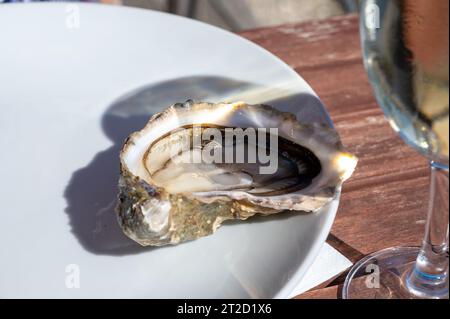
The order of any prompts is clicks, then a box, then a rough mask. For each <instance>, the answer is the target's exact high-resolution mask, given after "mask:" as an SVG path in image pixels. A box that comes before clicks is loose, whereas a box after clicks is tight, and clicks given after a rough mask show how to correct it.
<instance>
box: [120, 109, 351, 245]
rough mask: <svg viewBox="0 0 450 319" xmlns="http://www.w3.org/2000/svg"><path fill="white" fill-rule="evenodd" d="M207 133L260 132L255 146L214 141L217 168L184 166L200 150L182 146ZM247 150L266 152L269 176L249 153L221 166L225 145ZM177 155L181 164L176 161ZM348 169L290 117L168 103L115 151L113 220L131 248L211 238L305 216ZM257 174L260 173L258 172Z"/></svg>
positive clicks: (330, 147) (338, 152) (317, 130)
mask: <svg viewBox="0 0 450 319" xmlns="http://www.w3.org/2000/svg"><path fill="white" fill-rule="evenodd" d="M210 128H214V129H216V132H217V130H219V131H220V132H225V134H226V130H227V129H228V128H242V129H248V128H255V129H265V131H264V130H263V133H262V135H258V139H257V140H254V139H253V140H252V139H251V138H244V139H240V140H237V139H234V140H233V143H232V144H228V146H225V145H226V142H225V144H221V146H220V147H219V154H221V155H220V156H222V157H221V158H222V162H220V161H216V162H207V163H205V162H204V161H201V162H195V163H194V162H192V158H194V157H195V155H196V153H198V152H201V151H202V150H204V149H205V147H207V146H206V145H208V144H209V143H204V141H203V142H202V143H201V144H200V147H198V145H195V144H193V143H192V141H193V140H195V139H196V138H202V137H205V133H210V132H207V130H208V129H210ZM274 128H276V130H277V136H276V140H275V139H273V137H274V136H273V135H274V134H273V132H272V130H271V129H274ZM205 130H206V131H205ZM269 131H270V132H269ZM268 132H269V133H268ZM210 135H211V134H210ZM206 136H208V134H206ZM186 141H188V142H187V143H186ZM215 141H216V142H217V140H215ZM269 141H270V143H269ZM207 142H211V141H207ZM272 142H274V143H272ZM252 143H253V144H256V145H253V146H258V147H261V146H262V147H263V148H264V147H265V148H267V149H266V151H265V152H266V155H267V154H268V153H271V151H273V150H274V147H273V146H274V145H275V146H276V154H275V156H276V157H275V159H276V169H275V170H272V171H270V170H269V169H268V166H267V165H266V166H264V165H263V163H262V162H261V161H256V162H252V161H249V160H248V159H250V158H251V157H252V156H254V155H255V154H253V155H252V154H251V152H250V151H248V152H247V153H246V154H245V156H244V157H245V160H244V161H242V159H241V161H240V162H239V161H237V163H234V164H230V163H226V161H224V160H223V159H224V157H223V156H226V155H224V154H226V150H227V147H231V148H233V149H235V148H237V147H239V146H245V148H244V147H243V148H242V149H245V150H247V149H249V150H251V149H252V148H251V147H249V146H252ZM210 145H211V144H209V146H210ZM212 149H214V150H215V151H217V150H218V149H217V148H214V147H213V148H212ZM174 150H175V152H174ZM212 153H214V151H213V152H212ZM257 155H262V154H260V153H258V154H257ZM183 156H189V157H190V159H191V161H183V160H182V159H183ZM220 156H219V157H220ZM234 160H235V161H236V158H234ZM356 162H357V160H356V158H355V157H354V156H353V155H351V154H349V153H346V152H345V151H343V146H342V144H341V142H340V139H339V136H338V134H337V133H336V131H335V130H333V129H331V128H328V127H326V126H323V125H319V124H308V125H305V124H300V123H299V122H298V121H297V119H296V117H295V116H294V115H293V114H290V113H284V112H280V111H277V110H276V109H274V108H272V107H270V106H267V105H249V104H245V103H243V102H238V103H218V104H211V103H194V102H192V101H188V102H186V103H184V104H175V105H173V106H171V107H169V108H168V109H166V110H165V111H163V112H161V113H158V114H156V115H154V116H152V117H151V119H150V121H149V122H148V124H147V125H146V126H145V127H144V128H143V129H142V130H141V131H138V132H135V133H133V134H132V135H131V136H130V137H129V138H128V139H127V140H126V142H125V145H124V146H123V149H122V151H121V153H120V164H121V177H120V181H119V198H118V207H117V211H118V217H119V223H120V225H121V227H122V229H123V231H124V232H125V234H126V235H128V236H129V237H130V238H132V239H133V240H135V241H136V242H138V243H140V244H141V245H144V246H146V245H153V246H161V245H166V244H177V243H180V242H183V241H188V240H193V239H196V238H199V237H203V236H206V235H209V234H212V233H214V231H215V230H216V229H217V228H218V227H219V226H220V225H221V223H222V222H223V221H224V220H228V219H242V220H244V219H247V218H248V217H251V216H253V215H255V214H262V215H269V214H275V213H278V212H281V211H283V210H294V211H306V212H315V211H317V210H319V209H320V208H322V207H323V206H324V205H325V204H327V203H328V202H330V201H331V200H332V199H333V198H334V197H335V196H336V194H337V192H338V191H339V189H340V187H341V184H342V182H343V181H345V180H346V179H347V178H349V177H350V175H351V174H352V172H353V170H354V168H355V166H356ZM261 167H266V172H265V173H262V172H263V170H264V169H261Z"/></svg>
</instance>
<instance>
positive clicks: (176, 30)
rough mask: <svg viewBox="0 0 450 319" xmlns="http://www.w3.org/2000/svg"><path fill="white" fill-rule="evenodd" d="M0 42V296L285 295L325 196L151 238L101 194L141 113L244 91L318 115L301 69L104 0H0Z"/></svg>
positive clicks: (319, 226)
mask: <svg viewBox="0 0 450 319" xmlns="http://www.w3.org/2000/svg"><path fill="white" fill-rule="evenodd" d="M0 41H1V49H0V114H1V115H0V149H1V155H2V156H1V158H0V176H1V179H2V180H1V183H0V197H1V198H0V202H1V207H2V209H1V211H0V217H1V222H0V243H1V244H0V297H58V298H79V297H88V298H90V297H112V298H116V297H125V298H127V297H138V298H140V297H144V298H145V297H157V298H158V297H161V298H166V297H168V298H172V297H179V298H202V297H206V298H218V297H223V298H231V297H235V298H240V297H251V298H260V297H263V298H272V297H275V298H285V297H287V296H288V295H289V293H290V292H291V291H292V289H293V288H294V287H295V285H296V284H298V283H299V281H300V280H301V279H302V276H303V275H304V274H305V272H306V270H307V269H308V267H309V266H310V265H311V263H312V262H313V260H314V258H315V257H316V255H317V254H318V252H319V249H320V248H321V246H322V245H323V243H324V241H325V239H326V236H327V234H328V232H329V230H330V227H331V224H332V222H333V219H334V216H335V213H336V209H337V204H338V203H337V202H338V201H337V200H336V201H334V202H333V203H332V204H331V205H329V206H328V207H326V209H324V210H323V211H322V212H320V213H318V214H306V215H304V214H303V215H302V214H291V213H285V214H282V215H279V216H276V217H274V218H253V219H251V220H249V221H248V222H242V223H228V224H226V225H224V226H223V227H222V228H221V229H220V230H219V231H218V232H217V233H216V234H215V235H213V236H209V237H206V238H202V239H200V240H197V241H194V242H189V243H185V244H181V245H179V246H175V247H164V248H142V247H140V246H138V245H137V244H135V243H134V242H132V241H131V240H129V239H128V238H126V237H125V236H124V235H123V234H122V232H121V230H120V229H119V226H118V225H117V222H116V220H115V215H114V205H115V196H116V184H117V174H118V152H119V148H120V147H121V144H122V141H123V139H124V138H125V137H126V136H127V135H128V134H129V133H131V132H132V131H134V130H137V129H140V128H141V127H142V126H143V125H144V123H145V122H146V121H147V119H148V117H149V116H150V115H151V114H153V113H155V112H157V111H160V110H161V109H162V108H163V107H166V106H168V105H170V104H172V103H174V102H180V101H184V100H186V99H188V98H194V99H197V100H209V101H212V102H215V101H216V102H217V101H220V100H229V101H233V100H246V101H247V102H250V103H260V102H265V103H269V104H272V105H274V106H275V107H277V108H280V109H282V110H290V111H292V112H294V113H295V114H297V116H298V117H299V118H300V119H301V120H303V121H322V122H327V121H329V118H328V115H327V113H326V111H325V109H324V108H323V106H322V104H321V103H320V101H319V100H318V98H317V97H316V95H315V93H314V92H313V91H312V90H311V88H310V87H309V86H308V85H307V84H306V82H305V81H304V80H303V79H302V78H300V77H299V76H298V75H297V74H296V73H295V72H294V71H292V70H291V69H290V68H289V67H287V66H286V65H285V64H284V63H283V62H281V61H280V60H278V59H277V58H276V57H274V56H273V55H271V54H270V53H268V52H266V51H265V50H263V49H261V48H259V47H258V46H256V45H254V44H252V43H250V42H248V41H246V40H244V39H242V38H240V37H238V36H236V35H234V34H231V33H229V32H225V31H222V30H220V29H217V28H214V27H211V26H208V25H206V24H203V23H199V22H195V21H192V20H188V19H184V18H180V17H176V16H172V15H168V14H163V13H157V12H151V11H144V10H138V9H129V8H123V7H115V6H102V5H92V4H76V5H74V4H64V3H59V4H43V3H39V4H26V5H24V4H12V5H0ZM77 275H79V288H76V287H77V283H78V282H77V280H76V276H77ZM73 287H75V288H73Z"/></svg>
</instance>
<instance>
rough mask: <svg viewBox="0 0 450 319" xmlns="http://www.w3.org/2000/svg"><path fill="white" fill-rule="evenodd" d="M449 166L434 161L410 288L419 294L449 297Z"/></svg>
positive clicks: (428, 296)
mask: <svg viewBox="0 0 450 319" xmlns="http://www.w3.org/2000/svg"><path fill="white" fill-rule="evenodd" d="M448 182H449V178H448V167H447V166H444V165H441V164H438V163H435V162H431V187H430V203H429V208H428V217H427V223H426V229H425V236H424V239H423V243H422V248H421V250H420V252H419V255H418V257H417V260H416V264H415V266H414V269H413V270H412V271H411V272H410V274H409V275H408V278H407V280H406V284H407V288H408V289H409V290H410V292H412V293H413V294H415V295H417V296H418V297H424V298H448V232H449V224H448V218H449V215H448V214H449V211H448V208H449V201H448V195H449V183H448Z"/></svg>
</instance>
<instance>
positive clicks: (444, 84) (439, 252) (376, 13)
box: [343, 0, 449, 299]
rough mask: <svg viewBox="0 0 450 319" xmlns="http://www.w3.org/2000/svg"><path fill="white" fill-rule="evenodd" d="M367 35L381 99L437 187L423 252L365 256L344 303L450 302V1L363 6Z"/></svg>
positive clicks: (368, 0) (391, 0)
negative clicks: (364, 300)
mask: <svg viewBox="0 0 450 319" xmlns="http://www.w3.org/2000/svg"><path fill="white" fill-rule="evenodd" d="M360 31H361V40H362V46H363V54H364V64H365V67H366V70H367V73H368V76H369V80H370V82H371V85H372V87H373V90H374V92H375V96H376V98H377V101H378V103H379V104H380V106H381V108H382V109H383V111H384V113H385V115H386V117H387V119H388V120H389V122H390V124H391V126H392V127H393V128H394V130H395V131H396V132H398V134H399V135H400V136H401V137H402V138H403V140H404V141H405V142H406V143H408V144H409V145H411V146H412V147H414V148H415V149H416V150H418V151H419V152H420V153H422V154H423V155H425V156H426V157H427V158H428V159H429V160H430V162H431V190H430V205H429V212H428V218H427V225H426V230H425V236H424V240H423V244H422V247H421V248H415V247H394V248H387V249H385V250H382V251H379V252H376V253H373V254H370V255H369V256H367V257H365V258H364V259H362V260H361V261H359V262H358V263H357V264H355V266H354V267H353V268H352V270H351V271H350V272H349V274H348V276H347V279H346V282H345V284H344V288H343V298H387V299H391V298H448V297H449V292H448V289H449V285H448V283H449V281H448V232H449V224H448V220H449V219H448V218H449V215H448V214H449V211H448V206H449V205H448V188H449V186H448V185H449V184H448V164H449V88H448V74H449V1H448V0H384V1H383V0H365V1H362V3H361V19H360ZM405 222H408V221H405Z"/></svg>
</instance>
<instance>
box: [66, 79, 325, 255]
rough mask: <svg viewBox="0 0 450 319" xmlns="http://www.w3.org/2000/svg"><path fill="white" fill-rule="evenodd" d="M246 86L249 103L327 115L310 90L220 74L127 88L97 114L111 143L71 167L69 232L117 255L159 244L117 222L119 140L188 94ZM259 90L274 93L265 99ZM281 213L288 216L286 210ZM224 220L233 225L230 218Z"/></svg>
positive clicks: (231, 93)
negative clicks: (138, 238)
mask: <svg viewBox="0 0 450 319" xmlns="http://www.w3.org/2000/svg"><path fill="white" fill-rule="evenodd" d="M249 92H258V96H259V98H260V100H258V101H255V100H254V98H252V99H253V100H246V101H248V102H250V103H262V102H264V103H267V104H270V105H273V106H275V107H277V108H279V109H281V110H285V111H287V110H290V111H291V112H293V113H296V114H297V116H298V117H299V118H302V119H305V120H308V121H311V120H314V121H322V122H323V121H325V122H327V121H328V120H329V119H328V117H327V114H326V113H325V112H324V111H323V106H322V104H321V102H320V101H319V100H318V99H317V98H316V97H315V96H313V95H310V94H294V95H289V94H288V92H281V91H280V92H274V89H267V90H264V89H263V90H261V88H260V87H257V86H255V85H253V84H251V83H245V82H241V81H237V80H233V79H228V78H221V77H212V76H195V77H186V78H180V79H175V80H171V81H165V82H161V83H157V84H153V85H150V86H146V87H143V88H140V89H138V90H135V91H133V92H131V93H129V94H126V95H125V96H123V97H121V98H120V99H118V100H117V101H115V102H114V103H113V104H112V105H110V106H109V107H108V109H107V110H106V112H105V113H104V115H103V117H102V123H101V125H102V129H103V131H104V133H105V134H106V135H107V136H108V137H109V139H110V140H111V141H112V142H113V145H112V146H111V147H110V148H108V149H107V150H104V151H102V152H99V153H98V154H97V155H96V156H95V157H94V158H93V159H92V161H91V162H90V163H89V164H88V165H87V166H86V167H83V168H81V169H79V170H78V171H76V172H74V173H73V175H72V177H71V179H70V182H69V184H68V186H67V187H66V189H65V192H64V196H65V198H66V200H67V208H66V210H65V212H66V213H67V214H68V216H69V219H70V225H71V227H72V233H73V234H74V235H75V236H76V238H77V239H78V240H79V242H80V244H81V245H82V246H83V247H84V248H85V249H86V250H87V251H89V252H92V253H94V254H102V255H116V256H120V255H129V254H138V253H143V252H146V251H149V250H152V249H162V248H152V247H148V248H144V247H141V246H140V245H139V244H137V243H135V242H134V241H132V240H131V239H129V238H128V237H126V236H125V235H124V234H123V232H122V230H121V229H120V226H119V225H118V222H117V219H116V214H115V205H116V194H117V187H116V185H117V181H118V172H119V152H120V149H121V147H122V143H123V141H124V140H125V138H126V137H127V136H128V135H129V134H130V133H132V132H134V131H136V130H139V129H141V128H142V127H144V125H145V124H146V123H147V121H148V119H149V117H150V116H151V115H153V114H155V113H157V112H160V111H161V110H163V109H164V108H166V107H167V106H169V105H172V104H174V103H177V102H184V101H186V100H188V99H193V100H196V101H209V102H219V101H224V100H228V101H236V100H244V99H245V98H246V96H250V95H248V93H249ZM266 93H268V94H267V95H266ZM278 93H280V94H278ZM264 96H270V97H274V96H276V98H275V99H273V100H264ZM299 106H302V107H301V108H299ZM315 117H316V118H315ZM280 217H281V218H283V219H284V218H288V217H289V214H283V216H280ZM273 218H275V217H268V218H267V217H266V218H258V217H255V218H253V219H250V221H249V222H250V223H251V222H261V221H264V219H266V220H272V219H273ZM278 218H279V217H278ZM227 224H228V225H233V224H234V222H233V221H230V222H228V223H227Z"/></svg>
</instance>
